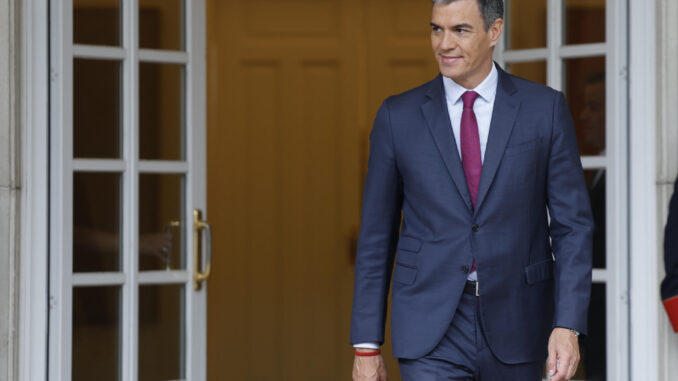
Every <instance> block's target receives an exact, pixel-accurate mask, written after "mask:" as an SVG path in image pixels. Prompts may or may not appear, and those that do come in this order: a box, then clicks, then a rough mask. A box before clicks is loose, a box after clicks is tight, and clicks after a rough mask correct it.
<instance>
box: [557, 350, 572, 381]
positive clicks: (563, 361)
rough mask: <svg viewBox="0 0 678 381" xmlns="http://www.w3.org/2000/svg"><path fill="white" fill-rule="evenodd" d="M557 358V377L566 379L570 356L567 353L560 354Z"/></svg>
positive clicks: (567, 377) (570, 362) (570, 363)
mask: <svg viewBox="0 0 678 381" xmlns="http://www.w3.org/2000/svg"><path fill="white" fill-rule="evenodd" d="M558 360H559V361H558V372H557V375H558V376H559V377H560V378H559V379H562V380H563V381H565V380H568V379H569V378H570V377H569V376H568V374H569V371H570V366H571V365H572V356H571V355H569V354H561V355H560V358H559V359H558Z"/></svg>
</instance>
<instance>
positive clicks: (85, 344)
mask: <svg viewBox="0 0 678 381" xmlns="http://www.w3.org/2000/svg"><path fill="white" fill-rule="evenodd" d="M204 19H205V5H204V0H52V1H51V2H50V100H49V105H50V222H49V236H50V265H49V277H50V279H49V298H50V300H49V306H50V311H49V351H48V352H49V353H48V364H49V365H48V377H49V379H50V380H125V381H128V380H130V381H132V380H204V379H205V373H206V372H205V357H206V355H205V340H206V328H205V327H206V287H205V281H206V278H207V276H208V275H209V261H210V258H209V251H210V247H209V234H210V231H209V225H208V224H207V223H206V222H204V221H203V220H202V218H203V216H202V215H201V211H204V210H205V202H206V201H205V200H206V178H205V176H206V171H205V165H206V163H205V144H206V141H205V58H204V57H205V31H204Z"/></svg>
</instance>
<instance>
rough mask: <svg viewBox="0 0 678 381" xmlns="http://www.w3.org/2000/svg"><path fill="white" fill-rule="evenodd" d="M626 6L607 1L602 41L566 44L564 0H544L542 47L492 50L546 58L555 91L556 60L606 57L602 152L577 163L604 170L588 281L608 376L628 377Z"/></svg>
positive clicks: (559, 70)
mask: <svg viewBox="0 0 678 381" xmlns="http://www.w3.org/2000/svg"><path fill="white" fill-rule="evenodd" d="M507 9H508V7H507ZM627 9H628V5H627V4H626V2H624V1H617V0H607V1H606V13H605V23H606V24H605V28H606V30H605V35H606V41H605V42H604V43H591V44H578V45H566V46H565V45H564V41H563V20H564V19H565V17H564V0H547V22H546V25H547V38H546V41H547V46H546V47H544V48H537V49H521V50H505V39H504V38H502V39H501V41H500V43H499V48H498V49H496V53H495V60H497V62H498V63H499V64H500V65H502V66H504V65H505V64H506V63H516V62H534V61H546V68H547V69H546V71H547V75H546V77H547V85H548V86H550V87H552V88H554V89H557V90H562V89H563V67H562V66H563V65H562V61H561V60H563V59H567V58H584V57H605V77H606V78H605V83H606V110H605V112H606V124H607V125H606V126H605V139H606V142H605V147H606V152H605V154H604V155H598V156H583V157H582V165H583V167H584V169H601V168H602V169H605V173H606V205H605V208H606V216H605V218H606V228H607V233H606V267H605V269H594V270H593V281H594V283H604V284H605V285H606V303H607V305H606V319H607V321H606V325H607V335H606V340H607V342H606V347H607V352H606V353H607V379H608V380H628V379H629V356H630V347H629V314H630V309H629V275H628V274H629V252H628V247H629V241H628V231H629V230H628V229H629V223H628V221H629V211H628V200H629V194H628V189H629V180H628V165H629V162H628V156H629V149H628V128H629V127H628V126H629V122H628V116H627V112H626V110H627V106H628V95H627V94H628V63H627V61H628V57H627V47H628V42H627V23H628V21H627ZM645 25H651V24H645ZM509 27H510V26H509ZM633 379H634V380H635V379H636V378H633ZM638 379H640V378H638ZM645 379H649V378H645Z"/></svg>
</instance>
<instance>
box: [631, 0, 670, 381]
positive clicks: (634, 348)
mask: <svg viewBox="0 0 678 381" xmlns="http://www.w3.org/2000/svg"><path fill="white" fill-rule="evenodd" d="M628 4H629V31H628V36H629V61H630V62H629V69H630V71H629V99H630V101H629V151H630V152H629V179H630V182H629V185H630V186H629V248H630V256H629V261H630V263H629V269H630V271H629V274H630V299H631V313H630V322H631V324H630V328H629V336H630V342H631V350H630V351H631V361H630V363H629V368H630V376H631V379H632V380H659V374H660V373H659V361H660V356H659V334H660V332H659V313H660V310H661V306H660V303H659V264H660V258H661V256H660V255H659V254H660V249H659V237H660V234H659V230H658V229H660V226H659V223H658V221H657V219H658V215H657V208H658V200H657V183H656V181H657V170H658V168H657V160H659V158H660V156H659V155H658V153H657V142H656V139H657V129H658V125H657V112H658V107H657V95H656V93H657V68H658V66H657V41H658V40H657V24H658V23H657V21H658V17H659V16H658V14H657V1H656V0H650V1H648V0H628ZM662 227H663V225H662Z"/></svg>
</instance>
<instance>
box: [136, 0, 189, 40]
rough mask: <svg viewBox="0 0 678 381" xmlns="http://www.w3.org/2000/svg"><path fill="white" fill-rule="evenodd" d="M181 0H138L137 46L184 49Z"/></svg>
mask: <svg viewBox="0 0 678 381" xmlns="http://www.w3.org/2000/svg"><path fill="white" fill-rule="evenodd" d="M184 30H185V22H184V1H183V0H139V47H140V48H142V49H164V50H184V49H185V48H184V47H185V43H184V41H185V37H184V36H185V32H184Z"/></svg>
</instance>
